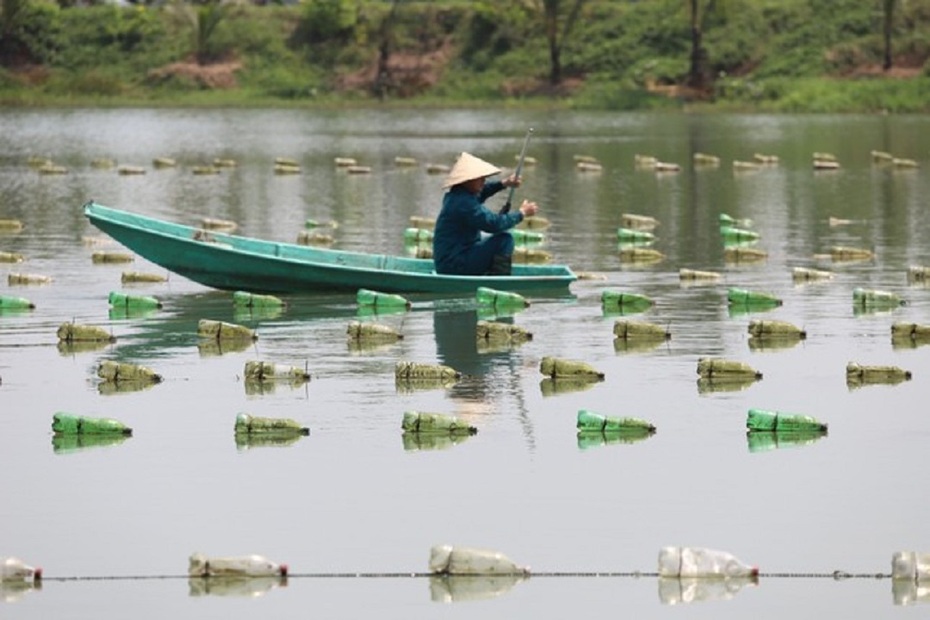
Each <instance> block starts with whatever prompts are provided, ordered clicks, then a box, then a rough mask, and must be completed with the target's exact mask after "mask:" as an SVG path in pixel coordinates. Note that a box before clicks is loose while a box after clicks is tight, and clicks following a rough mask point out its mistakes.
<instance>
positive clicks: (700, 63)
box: [688, 0, 707, 90]
mask: <svg viewBox="0 0 930 620" xmlns="http://www.w3.org/2000/svg"><path fill="white" fill-rule="evenodd" d="M690 7H691V67H690V69H689V71H688V86H690V87H692V88H694V89H696V90H704V89H705V87H706V86H707V52H705V51H704V43H703V37H704V33H703V32H702V30H701V17H700V0H690Z"/></svg>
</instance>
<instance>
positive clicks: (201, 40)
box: [173, 0, 231, 65]
mask: <svg viewBox="0 0 930 620" xmlns="http://www.w3.org/2000/svg"><path fill="white" fill-rule="evenodd" d="M173 6H174V10H175V11H176V12H177V13H178V14H180V15H183V16H184V18H185V19H186V20H187V22H188V23H189V24H190V27H191V31H192V33H193V46H194V56H195V57H196V59H197V64H200V65H204V64H207V63H209V62H210V61H211V60H213V59H214V58H215V57H216V56H217V54H216V51H215V50H214V49H213V47H214V45H213V43H214V38H215V34H216V30H217V28H218V27H219V25H220V24H221V23H222V22H223V20H224V19H225V18H226V16H227V15H228V14H229V12H230V6H231V5H229V4H227V3H226V2H224V1H223V0H201V1H200V2H197V3H194V4H188V3H186V2H183V0H176V1H175V3H174V5H173Z"/></svg>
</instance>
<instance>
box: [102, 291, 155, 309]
mask: <svg viewBox="0 0 930 620" xmlns="http://www.w3.org/2000/svg"><path fill="white" fill-rule="evenodd" d="M109 301H110V305H111V306H112V307H114V308H125V309H127V310H156V309H158V308H161V302H160V301H158V300H157V299H155V298H154V297H151V296H148V295H127V294H125V293H119V292H116V291H112V292H111V293H110V296H109Z"/></svg>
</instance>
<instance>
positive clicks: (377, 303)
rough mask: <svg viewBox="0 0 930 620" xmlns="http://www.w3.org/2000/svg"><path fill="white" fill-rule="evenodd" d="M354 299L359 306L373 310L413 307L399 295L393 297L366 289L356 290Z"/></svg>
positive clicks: (390, 294) (389, 294)
mask: <svg viewBox="0 0 930 620" xmlns="http://www.w3.org/2000/svg"><path fill="white" fill-rule="evenodd" d="M355 299H356V301H357V302H358V305H359V306H365V307H373V308H407V309H409V308H410V307H412V305H413V304H411V303H410V302H409V301H407V299H406V298H405V297H402V296H400V295H395V294H392V293H381V292H379V291H372V290H369V289H367V288H360V289H358V293H357V294H356V296H355Z"/></svg>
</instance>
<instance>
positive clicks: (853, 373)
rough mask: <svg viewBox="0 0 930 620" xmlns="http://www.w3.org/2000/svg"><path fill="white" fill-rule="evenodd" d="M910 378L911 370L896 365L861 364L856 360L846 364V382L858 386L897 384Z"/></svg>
mask: <svg viewBox="0 0 930 620" xmlns="http://www.w3.org/2000/svg"><path fill="white" fill-rule="evenodd" d="M910 380H911V371H909V370H904V369H903V368H899V367H897V366H882V365H878V366H863V365H862V364H857V363H856V362H849V363H848V364H846V384H847V385H849V386H854V387H855V386H859V385H866V384H877V383H886V384H891V385H894V384H897V383H901V382H903V381H910Z"/></svg>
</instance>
